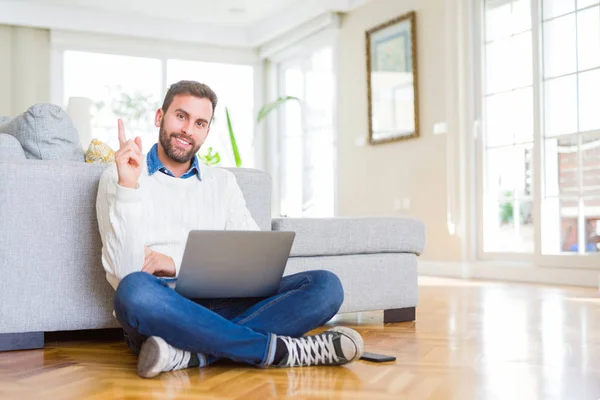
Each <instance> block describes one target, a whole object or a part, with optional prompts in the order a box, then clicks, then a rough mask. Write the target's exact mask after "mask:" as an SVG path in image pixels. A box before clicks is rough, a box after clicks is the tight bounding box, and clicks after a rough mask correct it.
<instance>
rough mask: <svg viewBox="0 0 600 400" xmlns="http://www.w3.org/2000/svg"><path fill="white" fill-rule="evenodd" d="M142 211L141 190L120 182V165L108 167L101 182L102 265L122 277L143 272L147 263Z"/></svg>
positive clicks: (98, 213)
mask: <svg viewBox="0 0 600 400" xmlns="http://www.w3.org/2000/svg"><path fill="white" fill-rule="evenodd" d="M142 212H143V210H142V200H141V193H140V189H139V188H138V189H130V188H125V187H123V186H121V185H119V183H118V174H117V168H116V166H115V165H112V166H110V167H109V168H107V169H106V170H105V171H104V173H103V174H102V176H101V178H100V184H99V185H98V194H97V197H96V215H97V218H98V228H99V230H100V237H101V239H102V265H103V266H104V269H105V270H106V272H107V273H108V274H110V275H113V276H115V277H116V278H117V279H119V280H121V279H123V278H124V277H125V276H126V275H128V274H130V273H131V272H136V271H141V270H142V266H143V265H144V237H143V232H144V229H143V227H142V223H143V218H142Z"/></svg>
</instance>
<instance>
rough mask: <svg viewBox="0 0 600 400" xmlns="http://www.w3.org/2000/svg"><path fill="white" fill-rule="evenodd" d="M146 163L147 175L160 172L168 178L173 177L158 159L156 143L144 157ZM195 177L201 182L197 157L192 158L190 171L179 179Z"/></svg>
mask: <svg viewBox="0 0 600 400" xmlns="http://www.w3.org/2000/svg"><path fill="white" fill-rule="evenodd" d="M146 163H147V165H148V175H150V176H151V175H153V174H154V173H155V172H156V171H160V172H162V173H163V174H167V175H169V176H173V177H174V176H175V175H173V173H172V172H171V171H169V169H168V168H167V167H165V166H164V165H163V163H162V162H161V161H160V159H159V158H158V143H155V144H154V146H152V148H151V149H150V151H149V152H148V155H147V156H146ZM194 175H196V176H197V177H198V180H200V181H201V180H202V177H201V176H200V163H199V162H198V157H196V156H194V161H192V165H191V166H190V169H188V170H187V172H186V173H185V174H183V175H181V179H187V178H190V177H192V176H194Z"/></svg>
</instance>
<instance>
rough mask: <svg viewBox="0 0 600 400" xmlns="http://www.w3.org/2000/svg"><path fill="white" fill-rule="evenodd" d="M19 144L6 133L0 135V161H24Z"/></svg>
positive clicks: (23, 153) (23, 154)
mask: <svg viewBox="0 0 600 400" xmlns="http://www.w3.org/2000/svg"><path fill="white" fill-rule="evenodd" d="M26 159H27V157H25V151H24V150H23V147H21V143H19V141H18V140H17V139H16V138H15V137H14V136H11V135H9V134H6V133H0V160H4V161H6V160H26Z"/></svg>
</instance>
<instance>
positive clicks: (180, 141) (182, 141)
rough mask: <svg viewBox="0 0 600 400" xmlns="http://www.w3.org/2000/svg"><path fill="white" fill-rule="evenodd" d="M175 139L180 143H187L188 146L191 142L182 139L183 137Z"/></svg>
mask: <svg viewBox="0 0 600 400" xmlns="http://www.w3.org/2000/svg"><path fill="white" fill-rule="evenodd" d="M175 139H177V141H178V142H179V143H181V144H183V145H186V146H187V145H188V144H189V142H186V141H185V140H181V139H179V138H175Z"/></svg>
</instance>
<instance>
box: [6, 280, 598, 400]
mask: <svg viewBox="0 0 600 400" xmlns="http://www.w3.org/2000/svg"><path fill="white" fill-rule="evenodd" d="M335 324H343V325H348V326H352V327H356V329H357V330H359V331H360V332H361V333H362V334H363V336H364V338H365V343H366V348H367V350H368V351H371V352H381V353H386V354H393V355H395V356H396V357H397V361H395V362H393V363H387V364H373V363H368V362H365V361H360V362H356V363H353V364H351V365H348V366H345V367H312V368H298V369H277V370H274V369H271V370H261V369H256V368H253V367H245V366H240V365H233V364H232V365H221V366H213V367H209V368H206V369H197V368H194V369H189V370H184V371H176V372H171V373H168V374H163V375H161V376H160V377H159V378H157V379H153V380H144V379H140V378H138V377H137V375H136V372H135V363H136V360H135V358H134V356H133V355H131V354H130V353H129V351H128V349H127V348H126V346H125V344H124V343H123V342H121V341H115V340H112V341H108V342H106V341H105V342H98V341H96V342H53V343H47V344H46V348H45V349H44V350H39V351H24V352H8V353H0V398H2V399H4V398H8V399H19V400H21V399H27V398H36V399H37V398H39V399H44V400H50V399H61V400H64V399H192V398H193V399H260V400H267V399H288V398H294V399H300V398H307V399H321V398H322V399H361V400H362V399H365V400H377V399H503V400H504V399H511V400H512V399H527V400H535V399H544V400H546V399H590V400H598V399H600V295H599V294H598V291H597V290H593V289H580V288H560V287H548V286H545V287H544V286H532V285H522V284H515V283H486V282H476V281H461V280H449V279H437V278H421V280H420V303H419V307H418V308H417V321H416V322H413V323H401V324H388V325H386V326H384V325H383V324H382V313H380V312H378V313H363V314H357V315H344V316H341V317H338V318H336V319H334V320H333V321H332V323H331V325H335Z"/></svg>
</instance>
